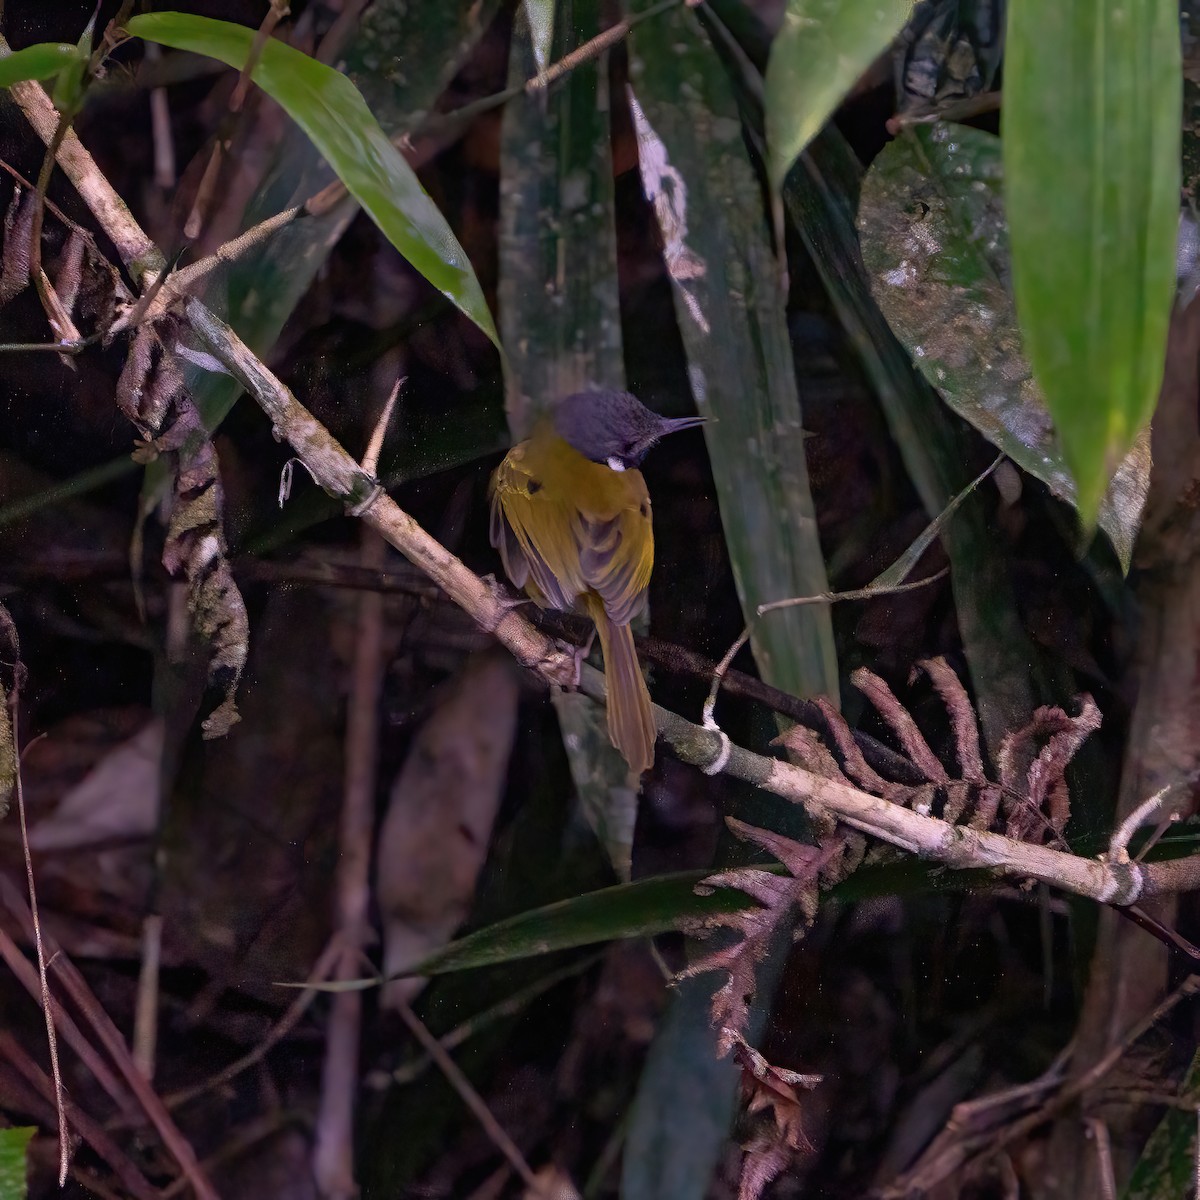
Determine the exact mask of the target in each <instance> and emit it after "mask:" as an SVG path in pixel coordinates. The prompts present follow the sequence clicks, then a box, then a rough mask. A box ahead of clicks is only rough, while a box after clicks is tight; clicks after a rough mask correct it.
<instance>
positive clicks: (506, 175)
mask: <svg viewBox="0 0 1200 1200" xmlns="http://www.w3.org/2000/svg"><path fill="white" fill-rule="evenodd" d="M551 31H554V37H553V47H551V45H550V44H549V43H546V44H544V45H542V46H541V47H540V48H539V39H542V38H549V37H550V33H551ZM599 31H600V10H599V5H598V4H597V3H596V0H557V3H555V2H554V0H537V2H535V0H526V3H524V4H522V6H521V7H520V9H518V11H517V15H516V22H515V25H514V28H513V36H512V44H511V49H510V51H509V64H508V83H509V86H510V88H511V89H514V90H515V89H519V88H520V87H521V85H522V84H524V82H525V81H526V80H527V79H529V78H530V77H531V76H533V75H534V74H535V73H536V72H537V71H538V70H540V69H541V68H542V67H543V66H544V65H545V61H546V60H547V58H548V57H550V56H551V51H552V50H553V57H555V58H560V57H562V56H563V55H566V54H569V53H570V52H572V51H573V50H576V49H577V48H578V47H579V45H580V44H581V43H583V42H585V41H587V40H588V39H589V38H591V37H593V36H594V35H595V34H597V33H598V32H599ZM610 108H611V105H610V102H609V94H608V58H607V55H602V56H601V57H600V58H599V59H597V60H596V61H592V62H584V63H581V64H580V65H579V66H577V67H576V68H575V69H574V70H573V71H572V72H571V73H570V75H569V76H568V77H567V78H566V79H565V80H564V81H563V83H562V84H561V85H560V86H559V87H557V88H555V89H554V90H553V91H552V92H550V93H549V94H546V93H538V94H536V95H525V94H517V95H515V96H514V98H513V99H512V100H510V101H509V102H508V104H507V106H506V107H505V110H504V122H503V125H502V127H501V134H500V247H499V250H500V253H499V260H500V261H499V265H500V283H499V289H498V290H499V296H500V326H501V329H502V330H503V334H504V344H505V345H506V346H509V347H511V348H512V353H511V355H510V357H509V368H510V370H509V377H508V384H509V393H508V400H507V407H508V419H509V429H510V432H511V435H512V438H513V440H514V441H517V440H519V439H520V438H521V437H523V436H524V435H525V434H526V433H528V431H529V428H530V426H531V425H532V424H533V422H534V420H535V418H536V417H537V416H538V415H539V414H540V413H541V412H543V411H545V409H546V408H547V406H548V405H550V404H551V403H553V402H554V401H555V400H557V399H559V398H560V397H562V396H565V395H569V394H570V393H572V392H577V391H581V390H583V389H586V388H612V389H614V390H621V389H623V388H624V387H625V366H624V354H623V347H622V341H621V307H620V292H619V288H618V282H617V240H616V232H615V218H614V184H613V167H612V150H611V131H610V128H609V111H610ZM554 707H555V711H556V712H557V714H558V719H559V726H560V728H561V730H562V735H563V745H564V746H565V747H566V751H567V759H568V762H569V763H570V767H571V776H572V779H573V780H574V782H575V791H576V793H577V795H578V797H579V804H580V808H581V809H582V813H583V817H584V819H585V820H586V821H587V823H588V825H589V826H590V827H591V828H592V830H593V831H594V832H595V834H596V836H597V838H598V839H599V840H600V843H601V845H602V846H603V847H604V849H605V851H606V853H607V854H608V855H609V858H610V861H611V862H612V864H613V867H614V868H615V869H616V872H617V874H618V876H619V877H620V878H621V879H628V878H629V871H630V852H631V848H632V844H633V827H634V823H635V822H636V820H637V791H636V788H631V787H630V786H629V768H628V766H627V765H626V763H625V760H624V759H623V758H622V757H621V755H620V753H619V752H618V751H617V750H616V749H615V748H614V747H613V745H612V743H611V741H610V740H609V736H608V721H607V716H606V714H605V710H604V708H603V706H602V705H600V704H597V703H596V702H595V701H593V700H591V699H589V698H587V697H586V696H583V695H581V694H579V693H570V694H568V693H559V694H558V695H556V696H555V699H554Z"/></svg>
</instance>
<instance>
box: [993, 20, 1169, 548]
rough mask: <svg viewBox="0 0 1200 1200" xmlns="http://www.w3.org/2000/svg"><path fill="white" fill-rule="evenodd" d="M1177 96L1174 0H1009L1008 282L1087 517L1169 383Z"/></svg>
mask: <svg viewBox="0 0 1200 1200" xmlns="http://www.w3.org/2000/svg"><path fill="white" fill-rule="evenodd" d="M1181 109H1182V66H1181V54H1180V36H1179V5H1178V4H1177V3H1176V0H1141V2H1140V3H1137V4H1097V3H1096V2H1095V0H1060V2H1059V3H1055V4H1046V3H1044V2H1043V0H1010V4H1009V9H1008V33H1007V49H1006V55H1005V68H1004V139H1003V149H1004V174H1005V200H1006V204H1007V208H1008V223H1009V228H1010V231H1011V237H1012V255H1013V287H1014V292H1015V295H1016V301H1017V315H1018V317H1019V318H1020V322H1021V334H1022V339H1023V343H1024V346H1025V352H1026V354H1027V355H1028V357H1029V361H1030V362H1031V364H1032V365H1033V371H1034V374H1035V376H1036V378H1037V381H1038V383H1039V385H1040V386H1041V389H1042V392H1043V394H1044V396H1045V399H1046V405H1047V407H1048V408H1049V410H1050V413H1051V415H1052V416H1053V417H1054V422H1055V425H1056V426H1057V428H1058V432H1059V436H1060V437H1061V439H1062V445H1063V451H1064V454H1065V455H1066V460H1067V463H1068V464H1069V465H1070V468H1071V471H1072V474H1073V475H1074V476H1075V480H1076V483H1077V484H1078V487H1079V498H1078V508H1079V514H1080V517H1081V519H1082V521H1083V524H1084V526H1085V528H1090V527H1091V526H1092V525H1093V524H1094V523H1095V521H1096V517H1097V513H1098V511H1099V507H1100V501H1101V498H1102V497H1103V495H1104V492H1105V489H1106V488H1107V486H1108V483H1109V479H1110V478H1111V476H1112V475H1113V473H1114V471H1115V470H1116V468H1117V464H1118V463H1119V461H1120V459H1121V458H1122V457H1123V456H1124V455H1125V454H1126V453H1127V452H1128V451H1129V449H1130V448H1131V447H1132V446H1133V444H1134V442H1135V440H1136V439H1137V437H1138V435H1139V433H1141V431H1142V430H1143V429H1144V428H1145V426H1146V424H1147V423H1148V422H1149V420H1150V417H1151V415H1152V414H1153V412H1154V406H1155V403H1156V401H1157V399H1158V391H1159V386H1160V384H1161V382H1162V374H1163V362H1164V357H1165V350H1166V341H1167V324H1168V321H1169V319H1170V314H1171V305H1172V299H1173V295H1174V289H1175V251H1176V238H1177V235H1178V225H1179V185H1180V157H1179V156H1180V115H1181Z"/></svg>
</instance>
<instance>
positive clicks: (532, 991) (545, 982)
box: [313, 942, 675, 1084]
mask: <svg viewBox="0 0 1200 1200" xmlns="http://www.w3.org/2000/svg"><path fill="white" fill-rule="evenodd" d="M650 945H651V948H653V942H651V943H650ZM601 958H603V953H602V952H601V953H598V954H591V955H589V956H588V957H587V958H581V959H580V960H579V961H578V962H573V963H570V964H568V965H567V966H565V967H561V968H560V969H559V970H557V971H551V972H550V974H549V975H544V976H543V977H542V978H541V979H537V980H534V982H533V983H531V984H530V985H529V986H528V987H524V988H521V989H520V990H519V991H516V992H514V993H513V994H512V995H511V996H506V997H505V998H504V999H503V1000H501V1001H500V1002H499V1003H498V1004H493V1005H492V1006H491V1007H490V1008H487V1009H484V1011H483V1012H480V1013H476V1014H475V1015H474V1016H473V1017H470V1018H468V1019H467V1020H466V1021H464V1022H463V1023H462V1024H461V1025H456V1026H455V1027H454V1028H453V1029H451V1030H450V1032H449V1033H445V1034H443V1035H442V1036H441V1037H440V1038H438V1044H439V1045H440V1046H441V1047H442V1049H443V1050H445V1051H446V1053H447V1054H449V1053H450V1051H451V1050H457V1049H458V1047H459V1046H461V1045H462V1044H463V1043H464V1042H466V1041H468V1040H470V1039H471V1038H473V1037H474V1036H475V1035H476V1034H477V1033H479V1032H480V1030H482V1029H486V1028H487V1027H488V1026H489V1025H491V1024H492V1023H493V1022H494V1021H498V1020H500V1019H501V1018H502V1017H511V1016H515V1015H516V1014H517V1013H519V1012H520V1011H521V1010H522V1009H523V1008H525V1007H526V1006H527V1005H528V1004H529V1002H530V1001H531V1000H534V999H536V998H537V997H538V996H541V995H543V994H544V993H546V992H548V991H549V990H550V989H551V988H553V987H557V986H558V985H559V984H560V983H562V982H563V981H564V980H567V979H572V978H574V976H576V975H581V974H582V973H583V972H584V971H587V970H590V969H591V968H592V967H594V966H595V965H596V963H598V962H599V961H600V959H601ZM674 977H675V976H674V972H668V978H670V979H673V978H674ZM313 994H314V995H315V993H313ZM432 1061H433V1060H432V1059H431V1058H430V1057H429V1055H428V1054H422V1055H421V1056H420V1057H419V1058H416V1059H414V1060H413V1061H412V1062H406V1063H403V1064H401V1065H400V1066H398V1067H397V1068H396V1069H395V1070H394V1071H393V1072H392V1073H391V1082H392V1083H395V1084H406V1083H412V1081H413V1080H414V1079H417V1078H419V1077H420V1076H421V1075H422V1074H423V1073H424V1072H425V1071H426V1070H427V1069H428V1068H429V1066H430V1064H431V1063H432Z"/></svg>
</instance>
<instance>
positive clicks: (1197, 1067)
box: [1121, 1054, 1200, 1200]
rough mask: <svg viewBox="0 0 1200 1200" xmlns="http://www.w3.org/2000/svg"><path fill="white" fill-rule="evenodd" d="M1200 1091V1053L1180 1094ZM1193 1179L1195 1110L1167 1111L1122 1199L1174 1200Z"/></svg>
mask: <svg viewBox="0 0 1200 1200" xmlns="http://www.w3.org/2000/svg"><path fill="white" fill-rule="evenodd" d="M1197 1089H1200V1054H1196V1055H1194V1056H1193V1058H1192V1062H1191V1065H1190V1066H1189V1067H1188V1069H1187V1073H1186V1074H1185V1075H1184V1077H1183V1082H1182V1083H1181V1084H1180V1087H1179V1094H1180V1095H1181V1096H1185V1095H1189V1094H1190V1095H1193V1096H1194V1095H1195V1094H1196V1092H1197ZM1195 1177H1196V1110H1195V1109H1187V1108H1182V1109H1181V1108H1169V1109H1167V1111H1166V1112H1165V1113H1164V1114H1163V1118H1162V1120H1161V1121H1159V1123H1158V1125H1157V1127H1156V1128H1155V1130H1154V1132H1153V1133H1152V1134H1151V1135H1150V1140H1149V1141H1148V1142H1147V1143H1146V1146H1145V1149H1144V1150H1143V1151H1142V1153H1141V1157H1140V1158H1139V1159H1138V1161H1137V1165H1136V1166H1135V1167H1134V1168H1133V1173H1132V1174H1131V1175H1130V1177H1129V1182H1128V1183H1127V1184H1126V1185H1125V1190H1124V1191H1123V1192H1122V1193H1121V1200H1176V1198H1177V1197H1179V1196H1186V1195H1188V1194H1189V1193H1190V1187H1191V1184H1193V1183H1194V1182H1195Z"/></svg>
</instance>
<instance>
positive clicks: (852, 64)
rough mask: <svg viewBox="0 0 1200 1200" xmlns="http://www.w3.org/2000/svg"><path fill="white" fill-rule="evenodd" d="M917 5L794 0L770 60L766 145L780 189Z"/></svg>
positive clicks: (902, 0)
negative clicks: (802, 155) (795, 164)
mask: <svg viewBox="0 0 1200 1200" xmlns="http://www.w3.org/2000/svg"><path fill="white" fill-rule="evenodd" d="M911 12H912V2H911V0H788V6H787V11H786V12H785V13H784V17H783V25H782V26H781V27H780V30H779V33H778V34H777V35H776V37H775V41H774V42H773V43H772V45H771V56H770V58H769V59H768V61H767V78H766V127H767V150H768V157H769V162H770V174H771V184H772V186H773V187H774V188H775V189H776V191H778V190H779V189H780V188H782V186H783V181H784V179H785V177H786V176H787V173H788V171H789V170H790V169H791V166H792V163H794V162H795V161H796V158H797V156H798V155H799V153H800V151H801V150H803V149H804V148H805V146H807V145H808V143H809V142H811V141H812V139H813V138H814V137H815V136H816V134H817V132H818V130H820V128H821V126H822V125H824V124H825V122H826V121H828V120H829V118H830V117H831V116H833V113H834V110H835V109H836V108H837V106H838V105H839V104H841V102H842V101H843V100H844V99H845V98H846V94H847V93H848V92H849V91H850V89H851V88H852V87H853V86H854V85H855V83H857V82H858V80H859V78H860V77H861V76H862V74H863V72H864V71H866V69H867V68H868V67H869V66H870V65H871V63H873V62H874V61H875V59H876V58H878V57H879V55H880V54H882V53H883V52H884V51H885V50H886V49H887V48H888V46H889V45H890V44H891V42H892V40H893V39H894V38H895V36H896V35H897V34H898V33H899V32H900V30H901V29H903V28H904V23H905V22H906V21H907V20H908V18H909V14H910V13H911Z"/></svg>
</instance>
